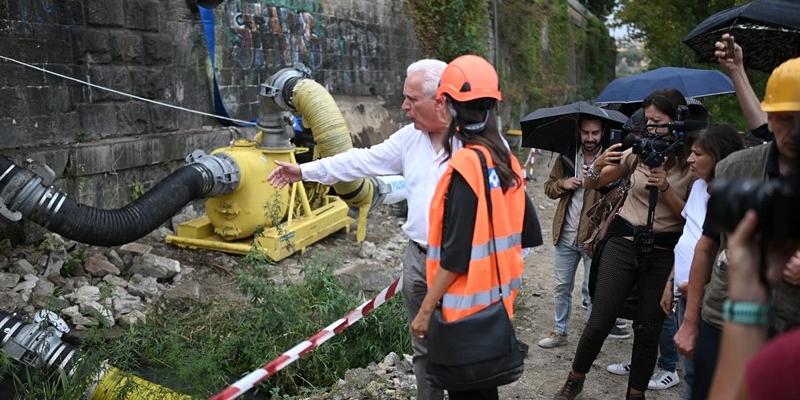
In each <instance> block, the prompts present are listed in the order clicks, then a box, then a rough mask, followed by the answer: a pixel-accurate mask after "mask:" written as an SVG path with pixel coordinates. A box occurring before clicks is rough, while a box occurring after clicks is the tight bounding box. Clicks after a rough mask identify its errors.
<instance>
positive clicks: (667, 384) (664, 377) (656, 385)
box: [647, 368, 681, 390]
mask: <svg viewBox="0 0 800 400" xmlns="http://www.w3.org/2000/svg"><path fill="white" fill-rule="evenodd" d="M680 381H681V380H680V378H678V373H677V372H674V371H664V370H663V369H661V368H656V370H655V371H654V372H653V376H651V377H650V383H648V384H647V388H648V389H652V390H664V389H669V388H671V387H673V386H675V385H677V384H678V383H679V382H680Z"/></svg>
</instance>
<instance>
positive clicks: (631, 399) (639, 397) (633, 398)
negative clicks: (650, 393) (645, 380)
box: [625, 392, 646, 400]
mask: <svg viewBox="0 0 800 400" xmlns="http://www.w3.org/2000/svg"><path fill="white" fill-rule="evenodd" d="M625 400H646V399H645V397H644V393H639V394H632V393H631V392H628V395H627V396H625Z"/></svg>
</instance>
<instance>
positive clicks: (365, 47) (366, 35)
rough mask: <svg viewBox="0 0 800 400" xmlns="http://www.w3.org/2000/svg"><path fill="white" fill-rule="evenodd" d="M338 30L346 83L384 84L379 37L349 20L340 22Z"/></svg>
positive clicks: (361, 25)
mask: <svg viewBox="0 0 800 400" xmlns="http://www.w3.org/2000/svg"><path fill="white" fill-rule="evenodd" d="M337 28H338V29H337V31H338V33H339V38H338V43H339V53H340V54H341V56H342V65H341V68H342V69H343V70H344V79H345V81H346V83H356V82H357V83H361V84H373V83H378V82H383V80H384V72H383V71H384V65H383V64H384V61H383V57H382V54H381V51H380V49H381V46H380V42H379V40H378V35H376V34H375V32H374V31H372V30H369V29H367V27H366V26H365V25H363V24H358V23H355V22H353V21H349V20H339V21H338V23H337Z"/></svg>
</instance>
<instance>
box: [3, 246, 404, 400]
mask: <svg viewBox="0 0 800 400" xmlns="http://www.w3.org/2000/svg"><path fill="white" fill-rule="evenodd" d="M335 262H336V261H335V259H330V260H327V261H326V260H318V259H310V260H304V261H303V264H304V266H303V268H302V273H301V276H300V278H299V279H296V280H290V279H284V280H283V281H282V282H275V281H274V280H273V279H271V278H270V271H269V269H268V267H269V265H268V264H261V265H255V266H254V267H253V268H251V271H248V272H243V273H241V274H240V275H239V276H238V282H239V286H240V289H241V291H242V292H243V293H244V294H246V295H247V296H248V299H249V301H241V300H208V301H205V302H200V303H194V304H192V305H190V306H189V307H187V308H182V309H181V310H174V309H162V310H159V311H158V312H151V313H150V315H149V316H148V324H147V325H143V326H137V327H129V328H125V329H123V330H122V331H121V332H119V331H118V333H117V334H116V335H111V333H110V332H112V331H113V330H109V329H102V328H92V329H90V330H89V331H87V332H86V333H85V334H84V335H83V337H82V339H81V342H80V344H79V345H76V347H77V348H78V350H77V351H78V352H79V353H80V354H81V361H80V368H79V370H80V372H79V373H76V374H75V377H74V378H72V379H67V377H66V376H64V375H63V374H49V375H48V374H47V373H46V372H45V371H40V370H35V371H33V370H31V371H28V372H12V373H11V375H13V376H14V386H15V389H16V392H17V393H18V399H19V400H33V399H36V400H74V399H77V398H82V397H81V394H82V393H84V392H85V391H86V390H87V388H88V385H89V383H90V381H91V377H93V376H94V375H95V374H96V373H97V368H98V366H99V365H101V364H102V363H103V361H104V360H107V361H108V363H110V364H111V365H113V366H116V367H118V368H119V369H120V370H122V371H125V373H127V374H131V375H130V376H131V377H133V376H141V377H143V378H144V379H146V380H148V381H152V382H154V383H155V384H158V385H161V386H164V387H169V388H171V389H172V390H174V391H176V392H178V393H182V394H186V395H190V396H194V397H196V398H208V397H209V396H210V395H212V394H215V393H216V392H218V391H220V390H222V389H224V388H225V387H226V386H227V385H229V384H230V383H232V382H234V381H236V380H238V379H239V378H241V377H242V376H243V375H245V374H247V373H250V372H251V371H253V370H255V369H256V368H258V367H260V366H262V365H264V364H265V363H267V362H269V361H270V360H273V359H274V358H276V357H278V356H279V355H281V354H282V353H283V352H285V351H286V350H288V349H290V348H291V347H294V346H295V345H297V344H298V343H301V342H302V341H303V340H305V339H307V338H308V337H310V336H312V335H314V334H315V333H317V332H319V331H320V330H322V329H323V328H324V327H326V326H327V325H329V324H330V323H331V322H333V321H336V320H337V319H339V318H341V317H342V316H344V315H345V314H346V313H348V312H349V311H351V310H352V309H354V308H356V307H357V306H358V305H360V304H361V303H363V302H364V300H365V299H362V298H358V297H357V296H355V295H353V294H351V293H350V292H349V291H348V290H347V288H345V287H343V285H342V284H340V282H339V279H338V278H337V277H336V276H335V275H334V273H333V269H332V267H331V266H332V265H334V263H335ZM396 297H399V296H396ZM410 347H411V345H410V342H409V335H408V333H407V327H406V316H405V309H404V307H403V305H402V300H400V299H391V300H390V301H388V302H387V303H386V304H384V305H383V306H381V307H378V308H377V309H375V310H374V311H373V312H372V313H371V314H368V315H366V316H365V317H364V318H363V320H362V321H359V322H357V323H356V324H354V325H353V326H351V327H349V328H348V329H346V330H344V331H342V332H341V333H339V334H337V335H336V336H334V337H333V338H331V339H330V340H328V341H327V342H325V343H324V344H323V345H321V346H320V347H318V348H317V349H315V350H313V351H311V352H309V353H307V354H305V355H304V356H303V357H301V358H300V359H299V360H297V361H295V362H294V363H293V364H290V365H289V366H287V367H286V368H284V369H283V370H282V371H280V372H278V373H277V374H275V375H274V376H272V377H270V378H269V379H267V380H266V381H264V382H263V383H262V384H261V385H260V386H259V387H258V388H257V396H258V397H259V398H265V399H267V398H268V399H274V400H278V399H285V398H287V396H288V395H298V394H302V393H309V392H313V391H315V390H320V389H325V388H329V387H331V386H333V385H335V384H336V382H337V380H338V379H339V378H341V377H342V376H343V375H344V371H346V370H347V369H350V368H357V367H364V366H366V365H368V364H369V363H371V362H377V361H380V360H381V359H382V358H383V357H384V356H385V355H386V354H388V353H389V352H392V351H394V352H397V353H409V352H410ZM0 355H2V352H0ZM11 364H13V363H12V362H9V360H8V359H7V357H4V358H0V370H5V369H8V368H9V365H11ZM127 381H128V382H129V383H130V381H131V380H127ZM43 382H47V383H43ZM123 392H124V391H123ZM117 398H119V399H124V398H125V397H124V396H123V395H122V394H119V395H117ZM107 399H108V400H112V399H113V398H112V397H108V398H107Z"/></svg>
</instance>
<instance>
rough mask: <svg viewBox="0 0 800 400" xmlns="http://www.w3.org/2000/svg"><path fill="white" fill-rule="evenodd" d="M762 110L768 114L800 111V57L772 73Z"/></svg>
mask: <svg viewBox="0 0 800 400" xmlns="http://www.w3.org/2000/svg"><path fill="white" fill-rule="evenodd" d="M761 109H762V110H764V111H766V112H782V111H800V57H799V58H792V59H791V60H788V61H784V62H783V64H781V65H779V66H778V68H775V70H773V71H772V75H770V76H769V80H767V90H766V93H764V101H762V102H761Z"/></svg>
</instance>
